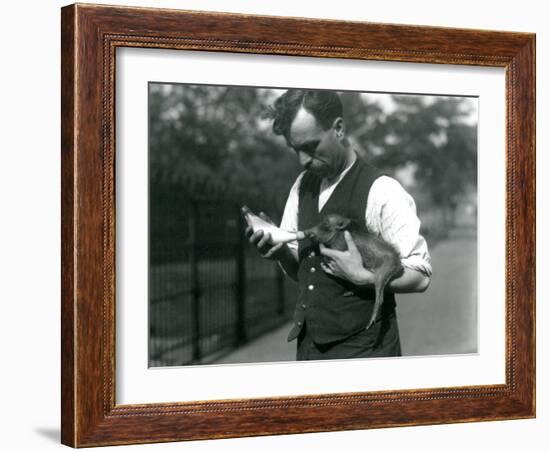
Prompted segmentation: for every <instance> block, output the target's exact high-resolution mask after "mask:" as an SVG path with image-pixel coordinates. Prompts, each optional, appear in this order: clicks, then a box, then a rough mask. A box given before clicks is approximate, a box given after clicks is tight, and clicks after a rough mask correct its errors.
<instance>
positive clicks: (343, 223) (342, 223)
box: [337, 218, 351, 231]
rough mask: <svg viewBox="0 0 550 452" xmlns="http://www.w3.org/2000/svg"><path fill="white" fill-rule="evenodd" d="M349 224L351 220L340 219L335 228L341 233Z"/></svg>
mask: <svg viewBox="0 0 550 452" xmlns="http://www.w3.org/2000/svg"><path fill="white" fill-rule="evenodd" d="M350 223H351V220H350V219H349V218H342V220H340V222H339V223H338V226H337V227H338V229H339V230H340V231H343V230H344V229H347V228H348V227H349V225H350Z"/></svg>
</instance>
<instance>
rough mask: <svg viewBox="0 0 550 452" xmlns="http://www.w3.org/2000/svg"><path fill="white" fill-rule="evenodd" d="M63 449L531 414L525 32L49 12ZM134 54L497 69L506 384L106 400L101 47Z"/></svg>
mask: <svg viewBox="0 0 550 452" xmlns="http://www.w3.org/2000/svg"><path fill="white" fill-rule="evenodd" d="M61 35H62V36H61V37H62V63H61V64H62V67H61V72H62V140H61V143H62V144H61V146H62V149H61V155H62V168H61V170H62V171H61V172H62V195H61V201H62V312H61V314H62V331H61V332H62V345H61V353H62V354H61V357H62V359H61V385H62V404H61V406H62V423H61V427H62V428H61V439H62V443H63V444H66V445H69V446H73V447H86V446H101V445H113V444H133V443H150V442H163V441H180V440H196V439H212V438H227V437H239V436H254V435H274V434H286V433H301V432H320V431H336V430H350V429H364V428H376V427H390V426H404V425H425V424H441V423H451V422H469V421H485V420H501V419H520V418H530V417H534V416H535V35H533V34H529V33H511V32H496V31H482V30H466V29H449V28H437V27H419V26H408V25H388V24H373V23H361V22H342V21H330V20H316V19H303V18H282V17H266V16H249V15H240V14H225V13H224V14H221V13H209V12H208V13H207V12H191V11H177V10H162V9H147V8H127V7H109V6H99V5H97V6H94V5H80V4H75V5H70V6H67V7H64V8H62V23H61ZM117 47H148V48H163V49H179V50H203V51H204V50H208V51H223V52H235V53H253V54H274V55H296V56H316V57H329V58H353V59H367V60H382V61H395V62H419V63H439V64H461V65H473V66H492V67H502V68H505V70H506V275H505V278H506V321H505V323H506V352H505V355H506V358H505V361H506V382H505V384H502V385H487V386H469V387H450V388H435V389H432V388H423V389H411V390H399V391H377V392H360V393H342V394H323V395H316V396H306V395H304V396H293V397H272V398H261V399H242V400H216V401H205V402H185V401H174V402H173V403H158V404H144V405H116V403H115V366H116V362H115V315H116V312H115V171H114V159H115V133H114V132H115V122H114V121H115V119H114V118H115V105H114V99H115V97H114V86H115V65H116V58H115V50H116V49H117Z"/></svg>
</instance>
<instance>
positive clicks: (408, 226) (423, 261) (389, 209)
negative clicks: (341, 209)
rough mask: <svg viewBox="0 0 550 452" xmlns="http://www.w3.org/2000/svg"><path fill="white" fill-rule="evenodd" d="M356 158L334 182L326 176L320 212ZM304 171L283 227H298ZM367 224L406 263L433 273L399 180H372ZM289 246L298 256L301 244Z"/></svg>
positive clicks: (411, 202) (409, 199) (412, 208)
mask: <svg viewBox="0 0 550 452" xmlns="http://www.w3.org/2000/svg"><path fill="white" fill-rule="evenodd" d="M354 161H355V159H353V161H351V162H350V164H349V166H348V167H347V168H346V169H345V170H344V171H342V173H341V174H340V175H339V176H338V178H337V179H336V180H335V181H333V182H332V183H330V184H329V183H328V182H327V181H326V180H325V179H323V180H322V181H321V187H320V192H319V206H318V208H319V211H320V210H321V209H322V208H323V206H324V205H325V204H326V202H327V201H328V199H329V198H330V195H331V194H332V192H333V191H334V189H335V188H336V187H337V186H338V184H339V183H340V181H341V180H342V178H343V177H344V176H345V175H346V173H347V172H348V171H349V169H350V168H351V166H352V165H353V163H354ZM304 173H305V171H303V172H302V173H301V174H300V175H299V176H298V178H297V179H296V181H295V182H294V185H293V186H292V188H291V189H290V193H289V195H288V199H287V202H286V206H285V210H284V213H283V218H282V220H281V225H280V227H281V229H285V230H287V231H297V230H298V196H299V195H298V193H299V189H300V182H301V180H302V177H303V175H304ZM365 223H366V226H367V229H368V230H369V232H371V233H374V234H378V235H380V236H381V237H382V238H383V239H384V240H386V241H387V242H389V243H391V244H392V245H393V246H394V247H395V248H396V250H397V251H398V252H399V255H400V256H401V262H402V264H403V266H405V267H408V268H412V269H414V270H418V271H421V272H422V273H424V274H425V275H427V276H431V274H432V266H431V258H430V253H429V251H428V245H427V243H426V240H425V239H424V237H422V236H421V235H420V233H419V231H420V220H419V219H418V216H417V215H416V205H415V203H414V199H413V198H412V196H411V195H409V193H407V191H406V190H405V189H404V188H403V187H402V186H401V184H400V183H399V182H398V181H397V180H395V179H393V178H391V177H388V176H380V177H379V178H377V179H376V180H375V181H374V182H373V184H372V186H371V188H370V192H369V196H368V201H367V208H366V211H365ZM288 247H289V248H290V250H291V251H292V253H293V254H294V256H295V257H296V259H298V243H297V242H290V243H288Z"/></svg>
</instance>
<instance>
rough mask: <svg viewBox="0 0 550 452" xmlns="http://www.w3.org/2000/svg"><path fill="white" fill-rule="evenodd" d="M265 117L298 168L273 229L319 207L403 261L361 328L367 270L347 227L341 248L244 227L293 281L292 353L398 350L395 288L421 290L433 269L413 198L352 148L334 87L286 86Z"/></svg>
mask: <svg viewBox="0 0 550 452" xmlns="http://www.w3.org/2000/svg"><path fill="white" fill-rule="evenodd" d="M269 115H270V116H271V118H272V119H273V120H274V121H273V132H274V133H275V134H277V135H282V136H283V137H284V138H285V140H286V142H287V144H288V146H289V147H291V148H292V149H294V151H295V152H296V154H297V156H298V158H299V161H300V164H301V165H302V166H303V167H304V170H305V171H303V172H302V173H301V174H300V175H299V176H298V178H297V179H296V182H295V183H294V185H293V187H292V188H291V190H290V193H289V196H288V200H287V203H286V206H285V210H284V214H283V219H282V221H281V225H280V227H281V228H282V229H286V230H290V231H297V230H304V229H306V228H309V227H311V226H313V225H315V224H317V223H318V222H319V221H320V220H321V218H322V217H323V216H324V215H325V214H327V213H340V214H342V215H345V216H347V217H354V218H361V219H363V218H364V219H365V225H366V227H367V229H368V230H369V231H370V232H371V233H375V234H380V235H381V236H382V238H384V239H385V240H386V241H388V242H390V243H392V244H393V245H394V246H395V248H396V249H397V251H398V252H399V254H400V257H401V259H402V264H403V266H404V272H403V273H402V275H401V276H399V277H398V278H395V279H393V280H392V281H391V282H390V283H389V284H388V286H387V287H386V294H385V296H384V303H383V305H382V309H381V315H380V318H379V320H378V321H376V322H375V324H374V325H373V326H371V327H370V328H369V329H366V328H365V327H366V325H367V324H368V321H369V319H370V316H371V313H372V309H373V305H374V291H373V278H372V277H373V275H372V273H371V272H370V271H368V270H366V269H365V268H364V267H363V266H362V261H361V256H360V255H359V253H358V251H357V248H356V247H355V243H354V242H353V239H352V238H351V236H350V235H349V233H347V232H346V241H347V243H348V250H347V251H345V252H340V251H336V250H331V249H328V248H325V247H324V246H323V245H320V246H316V245H315V244H314V243H313V242H311V241H309V240H304V241H300V242H299V243H294V244H288V245H285V244H278V245H275V246H272V245H270V244H269V235H268V234H266V235H264V234H263V231H256V232H254V233H252V230H251V229H250V228H247V230H246V235H247V236H248V238H249V240H250V242H251V243H252V244H254V245H255V246H256V247H257V249H258V250H259V252H260V254H261V255H262V256H263V257H264V258H266V259H272V260H276V261H278V262H279V264H280V265H281V267H282V268H283V269H284V271H285V273H286V274H287V275H288V276H290V277H291V278H293V279H294V280H296V281H297V282H298V284H299V295H298V303H297V306H296V311H295V314H294V327H293V329H292V331H291V332H290V334H289V336H288V340H289V341H291V340H293V339H295V338H297V339H298V345H297V354H296V357H297V359H298V360H310V359H332V358H359V357H380V356H400V355H401V345H400V340H399V330H398V325H397V319H396V315H395V297H394V293H408V292H423V291H424V290H426V288H427V287H428V285H429V282H430V276H431V273H432V269H431V265H430V255H429V252H428V248H427V245H426V242H425V240H424V238H423V237H422V236H421V235H419V228H420V221H419V220H418V218H417V216H416V207H415V203H414V200H413V199H412V198H411V196H410V195H409V194H408V193H407V192H406V191H405V190H404V189H403V188H402V187H401V185H400V184H399V182H397V181H396V180H395V179H393V178H390V177H388V176H385V175H383V174H382V173H381V172H380V171H379V170H377V169H376V168H374V167H373V166H371V165H369V164H368V163H367V162H364V161H362V160H361V159H360V158H359V157H358V156H357V154H356V152H355V151H354V150H353V148H352V146H351V145H350V142H349V140H348V139H347V137H346V129H345V123H344V119H343V106H342V102H341V100H340V98H339V96H338V94H336V93H335V92H331V91H311V90H288V91H286V92H285V93H284V94H283V95H282V96H280V97H279V98H278V99H277V100H276V101H275V104H274V106H273V107H272V108H270V114H269ZM262 216H263V217H264V219H267V217H266V216H265V215H263V214H262Z"/></svg>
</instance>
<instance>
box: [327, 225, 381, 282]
mask: <svg viewBox="0 0 550 452" xmlns="http://www.w3.org/2000/svg"><path fill="white" fill-rule="evenodd" d="M344 238H345V239H346V243H347V245H348V249H347V251H337V250H333V249H330V248H327V247H325V246H324V245H323V244H322V243H321V244H319V250H320V251H321V254H322V255H323V256H325V258H326V262H325V263H321V267H322V269H323V270H324V271H325V272H326V273H328V274H329V275H332V276H337V277H338V278H342V279H345V280H347V281H349V282H351V283H352V284H356V285H358V286H365V285H373V284H374V281H373V273H372V272H371V271H369V270H367V269H366V268H365V267H363V258H362V257H361V254H360V253H359V250H358V249H357V246H356V245H355V242H354V241H353V238H352V237H351V234H350V233H349V232H348V231H344Z"/></svg>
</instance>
